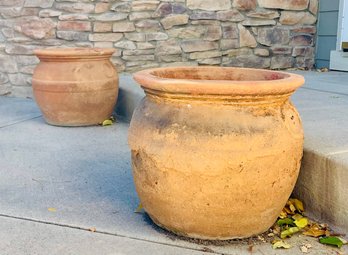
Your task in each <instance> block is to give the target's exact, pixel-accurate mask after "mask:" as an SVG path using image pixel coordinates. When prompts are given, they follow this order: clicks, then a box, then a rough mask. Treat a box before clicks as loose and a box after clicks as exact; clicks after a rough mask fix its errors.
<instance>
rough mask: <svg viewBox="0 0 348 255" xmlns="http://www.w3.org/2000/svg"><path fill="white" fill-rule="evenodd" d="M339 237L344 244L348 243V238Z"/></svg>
mask: <svg viewBox="0 0 348 255" xmlns="http://www.w3.org/2000/svg"><path fill="white" fill-rule="evenodd" d="M338 239H340V240H341V241H342V243H343V244H347V243H348V242H347V240H346V239H343V238H342V237H338Z"/></svg>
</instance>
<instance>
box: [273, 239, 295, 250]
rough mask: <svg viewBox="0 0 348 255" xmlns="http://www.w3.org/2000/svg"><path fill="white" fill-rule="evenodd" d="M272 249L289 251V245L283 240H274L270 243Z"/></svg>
mask: <svg viewBox="0 0 348 255" xmlns="http://www.w3.org/2000/svg"><path fill="white" fill-rule="evenodd" d="M272 248H273V249H279V248H284V249H290V248H291V245H290V244H288V243H287V242H285V241H283V240H275V241H274V242H273V243H272Z"/></svg>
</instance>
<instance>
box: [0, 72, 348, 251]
mask: <svg viewBox="0 0 348 255" xmlns="http://www.w3.org/2000/svg"><path fill="white" fill-rule="evenodd" d="M324 74H327V75H328V76H327V79H329V80H330V82H328V83H327V85H325V76H321V75H324ZM319 75H320V76H319ZM305 76H306V78H307V84H306V85H305V88H303V89H300V90H298V92H296V94H295V95H294V96H293V101H294V103H295V105H296V106H297V108H298V110H299V112H300V114H301V117H302V120H303V125H304V129H305V156H304V160H303V165H302V169H301V174H300V177H299V182H298V184H297V187H296V189H295V194H296V195H298V197H300V198H302V199H304V201H305V202H306V205H307V208H308V209H309V210H310V212H311V213H312V215H313V216H314V217H317V218H322V219H326V220H327V221H328V222H329V223H332V224H334V225H337V226H341V227H343V228H344V231H346V230H347V229H348V227H347V228H346V226H348V225H347V224H348V220H347V218H348V217H346V216H347V213H348V212H347V211H346V210H347V209H346V208H348V204H347V203H348V197H347V195H346V194H348V192H347V188H346V185H345V183H346V182H347V180H348V176H347V171H348V170H347V168H348V167H347V166H348V160H347V158H348V146H347V145H348V134H347V131H346V127H347V125H348V114H347V110H346V109H347V107H348V96H347V95H346V87H344V85H342V84H343V83H342V82H343V81H345V80H348V74H344V73H343V74H342V73H337V72H329V73H315V74H313V73H311V72H306V73H305ZM335 81H336V82H335ZM332 84H333V85H332ZM316 85H318V86H321V87H315V86H316ZM143 95H144V94H143V92H142V90H141V89H140V87H139V86H138V85H137V84H136V83H135V82H134V81H133V80H132V79H131V77H130V76H129V75H123V76H121V85H120V98H119V102H118V108H117V113H119V114H121V115H122V116H123V118H125V119H128V120H129V119H130V118H131V115H132V112H133V109H134V107H135V106H136V104H137V103H138V101H139V100H141V98H142V97H143ZM40 115H41V113H40V111H39V110H38V109H37V107H36V105H35V103H34V102H33V101H32V100H28V99H18V98H17V99H16V98H7V97H0V175H1V178H0V201H1V203H0V238H1V239H0V240H8V239H4V238H3V236H6V233H7V231H8V230H9V229H10V227H9V225H11V224H13V226H16V227H15V230H14V231H12V230H11V231H12V232H11V233H12V234H11V235H9V238H10V239H11V238H12V239H11V240H15V236H19V233H21V235H23V240H25V241H23V242H26V243H30V242H32V243H34V242H35V240H36V238H38V240H40V241H39V242H45V241H46V242H48V244H47V245H48V246H47V247H53V246H49V245H51V244H49V241H47V239H45V233H46V234H47V235H48V236H51V235H54V234H53V233H54V231H53V230H49V229H45V228H46V227H47V226H46V225H45V227H42V228H41V225H40V227H38V226H37V225H35V224H43V223H35V224H34V225H35V226H34V225H33V226H32V227H33V228H34V229H36V228H38V229H40V231H39V232H40V235H41V233H42V237H40V236H39V237H38V236H37V235H33V236H32V238H30V236H27V235H30V234H28V231H29V230H28V229H30V227H28V226H25V225H26V224H22V223H21V224H19V225H18V224H17V223H16V224H15V223H8V222H7V223H3V224H4V225H1V224H2V223H1V222H2V220H3V218H4V217H5V218H7V217H20V218H23V219H28V220H36V221H40V222H46V223H50V224H58V225H60V226H56V227H55V228H65V227H64V226H69V227H72V228H82V229H88V228H91V227H95V228H96V229H97V232H102V233H104V234H103V235H106V234H107V235H117V236H119V237H121V238H126V239H127V240H128V239H130V240H142V241H144V242H145V243H149V244H151V243H154V244H165V245H166V246H168V245H169V246H173V247H181V248H185V249H189V250H201V249H203V248H204V247H205V246H204V245H200V244H196V243H192V242H188V241H186V240H181V239H176V238H173V237H172V236H171V235H168V234H167V233H166V232H165V231H162V230H160V229H159V228H157V227H155V226H154V225H153V223H152V222H151V221H150V220H149V219H148V217H146V215H145V214H137V213H134V210H135V208H136V207H137V206H138V199H137V195H136V192H135V190H134V186H133V180H132V175H131V166H130V156H129V150H128V146H127V129H128V124H127V123H124V122H120V123H117V124H116V125H113V126H109V127H99V126H96V127H85V128H62V127H53V126H49V125H46V124H45V123H44V121H43V119H42V118H40V117H38V116H40ZM49 208H55V210H56V211H54V212H53V211H52V210H51V211H50V210H49ZM24 221H25V220H24ZM17 229H18V231H17ZM69 229H71V228H69ZM16 231H17V232H16ZM21 231H22V232H21ZM59 231H62V233H64V234H62V236H66V237H67V239H69V238H70V237H69V238H68V236H69V233H70V230H64V231H66V232H64V231H63V230H59ZM59 231H58V232H59ZM74 231H78V230H74ZM79 231H81V232H83V231H82V230H79ZM79 233H80V232H79ZM47 235H46V236H47ZM74 235H75V234H72V237H71V238H72V240H76V242H80V243H81V244H82V246H86V247H88V242H91V243H93V242H94V241H93V240H92V241H91V240H90V239H88V238H86V239H83V238H85V237H83V235H84V234H82V239H75V237H74ZM78 235H79V234H76V236H78ZM100 235H101V233H100ZM98 236H99V235H98ZM62 238H63V237H62ZM303 238H304V237H298V238H291V239H290V240H289V242H293V245H294V248H292V249H291V250H290V251H278V250H277V251H274V250H272V249H271V246H270V245H269V244H262V243H258V244H257V245H256V246H255V249H256V250H255V253H253V254H302V253H301V252H300V250H299V248H298V247H299V245H300V244H301V243H303V242H312V244H313V246H314V247H315V248H313V251H312V252H311V253H312V254H336V251H335V250H334V249H329V248H327V247H326V246H323V245H320V244H318V243H317V240H315V239H309V240H307V239H303ZM54 240H55V239H53V241H54ZM62 240H64V239H62ZM79 240H80V241H79ZM86 240H87V241H86ZM88 240H90V241H88ZM103 240H106V239H104V237H101V238H100V240H99V238H97V239H95V242H96V243H97V244H98V243H102V244H103V243H105V246H106V248H108V247H109V246H108V245H111V246H110V247H113V246H112V244H111V242H113V241H111V240H109V239H108V240H107V241H103ZM122 240H123V239H122ZM11 242H14V241H11ZM117 242H118V241H115V243H117ZM122 242H123V241H122ZM125 242H126V241H125ZM127 242H128V241H127ZM127 242H126V243H127ZM131 243H132V242H131ZM1 244H2V242H0V250H1V248H2V247H1ZM151 245H152V244H151ZM151 245H150V246H151ZM150 246H149V247H145V248H144V249H145V250H144V251H149V253H148V254H152V253H153V252H151V249H152V248H151V247H152V246H151V247H150ZM18 247H19V248H18V249H19V250H18V252H17V250H16V246H12V248H13V249H12V250H8V251H9V254H16V253H15V252H17V254H23V252H21V251H22V250H20V246H18ZM25 247H28V246H25ZM35 247H36V248H35ZM44 247H46V246H44ZM76 247H77V246H76ZM97 247H98V246H97ZM134 247H138V244H136V242H135V243H134ZM207 247H208V248H209V249H212V250H213V251H214V252H216V253H224V254H250V253H249V251H248V248H249V246H248V245H246V244H243V243H238V242H235V243H232V244H229V245H224V246H214V245H208V246H207ZM7 249H9V248H7ZM35 249H39V248H38V246H34V248H33V250H32V251H33V252H29V253H30V254H35V252H36V253H37V254H46V253H44V252H43V251H42V250H35ZM91 249H92V248H91ZM146 249H149V250H146ZM161 249H162V248H160V250H161ZM92 250H93V249H92ZM63 251H69V252H70V250H64V249H63ZM77 251H80V250H77ZM86 251H88V249H86ZM185 251H186V250H185ZM102 252H104V250H102V249H101V254H102ZM122 252H123V251H122ZM124 252H125V253H124V254H133V250H125V251H124ZM190 252H191V251H190ZM110 253H111V252H110ZM168 253H169V254H171V253H170V252H168ZM178 253H179V254H181V251H180V252H178ZM1 254H2V253H1ZM50 254H54V253H53V252H52V253H51V252H50ZM63 254H69V253H68V252H63ZM71 254H85V253H84V250H81V253H79V252H73V251H71ZM86 254H88V253H86ZM105 254H109V251H108V250H105ZM111 254H113V253H111ZM121 254H122V253H121ZM144 254H146V253H144ZM159 254H167V253H166V250H165V248H164V250H163V253H159ZM183 254H185V253H183Z"/></svg>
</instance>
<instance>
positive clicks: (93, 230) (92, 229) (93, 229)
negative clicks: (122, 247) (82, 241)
mask: <svg viewBox="0 0 348 255" xmlns="http://www.w3.org/2000/svg"><path fill="white" fill-rule="evenodd" d="M88 230H89V231H91V232H95V231H97V229H96V228H95V227H93V228H89V229H88Z"/></svg>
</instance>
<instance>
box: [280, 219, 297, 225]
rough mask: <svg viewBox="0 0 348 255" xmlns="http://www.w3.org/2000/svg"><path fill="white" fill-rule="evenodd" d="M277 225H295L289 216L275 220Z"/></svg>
mask: <svg viewBox="0 0 348 255" xmlns="http://www.w3.org/2000/svg"><path fill="white" fill-rule="evenodd" d="M277 224H278V226H283V225H291V226H295V224H294V221H293V220H292V219H290V218H285V219H280V220H278V221H277Z"/></svg>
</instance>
